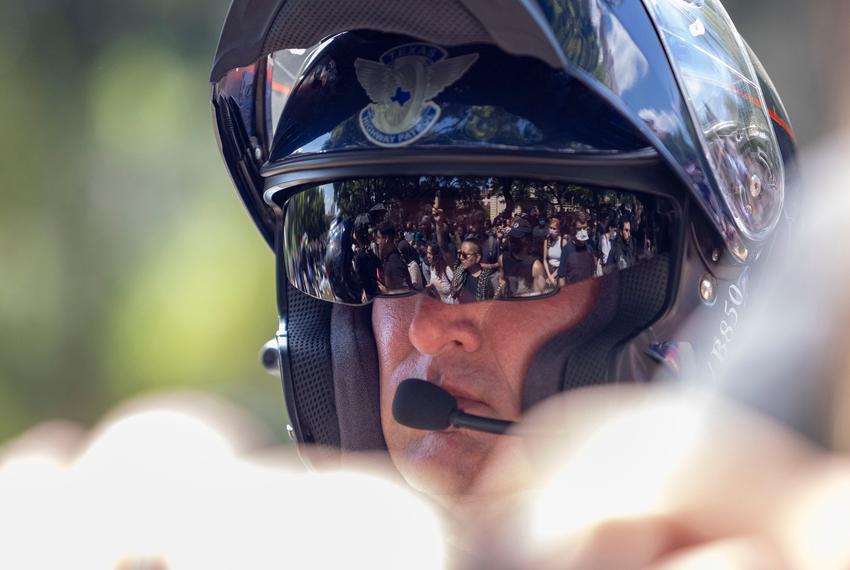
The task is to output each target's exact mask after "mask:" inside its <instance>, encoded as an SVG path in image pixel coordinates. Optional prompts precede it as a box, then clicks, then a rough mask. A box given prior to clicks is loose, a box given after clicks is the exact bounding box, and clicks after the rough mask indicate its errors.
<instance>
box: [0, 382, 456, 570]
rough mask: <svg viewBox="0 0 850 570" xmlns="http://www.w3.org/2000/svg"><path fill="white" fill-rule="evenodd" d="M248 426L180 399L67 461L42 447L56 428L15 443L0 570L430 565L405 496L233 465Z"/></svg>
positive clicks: (107, 430) (98, 436) (131, 420)
mask: <svg viewBox="0 0 850 570" xmlns="http://www.w3.org/2000/svg"><path fill="white" fill-rule="evenodd" d="M255 427H256V426H251V425H250V421H249V420H247V419H246V418H245V417H244V416H241V415H240V414H239V413H236V412H235V411H234V410H233V409H232V408H231V407H229V406H228V405H226V404H224V403H222V402H219V401H216V400H214V399H213V398H211V397H210V396H205V395H183V396H180V397H176V398H170V399H169V398H158V399H156V400H153V401H150V400H149V401H147V402H144V403H142V404H141V405H140V404H135V405H132V406H130V407H129V408H128V407H126V406H125V409H124V410H123V411H122V412H120V413H118V414H114V415H113V417H112V419H110V420H108V421H105V422H104V424H103V425H102V426H100V427H98V428H97V429H95V430H94V434H93V435H92V436H91V438H90V439H88V440H83V442H82V445H81V446H80V448H79V454H78V455H77V457H76V458H71V459H70V460H69V459H68V453H67V452H64V453H56V452H55V451H56V450H51V446H53V444H52V443H51V442H52V441H55V440H54V439H53V438H55V437H56V435H57V433H61V430H60V432H57V431H56V430H51V431H50V433H49V434H46V435H47V437H49V439H44V438H40V437H37V434H31V435H29V436H24V438H23V440H22V441H21V442H20V443H19V444H18V445H15V444H13V445H11V446H9V447H8V448H7V450H6V452H5V453H4V454H3V456H0V505H2V508H0V568H10V569H12V568H14V569H21V570H23V569H29V568H38V569H42V568H44V569H55V568H73V569H76V568H79V569H98V568H103V569H112V568H122V569H123V568H145V569H151V570H153V569H157V570H159V569H165V568H167V569H169V570H181V569H205V570H206V569H217V568H221V569H234V568H252V569H254V568H361V567H369V568H402V567H403V568H423V569H426V568H441V567H442V566H443V563H444V560H443V544H442V535H441V528H440V526H439V523H438V520H437V517H436V516H435V514H434V513H433V512H431V511H430V509H429V508H428V507H427V506H426V505H425V504H424V503H423V502H422V501H421V500H419V499H418V498H417V497H415V496H414V495H413V494H412V493H411V492H409V491H408V490H406V489H405V488H403V487H400V486H398V485H396V484H394V483H391V482H389V481H388V480H387V479H383V478H381V477H379V476H377V475H372V474H368V473H346V472H338V473H329V474H324V475H315V474H308V473H305V472H303V469H299V468H298V467H297V460H296V459H295V458H294V457H292V455H291V452H286V451H278V452H277V454H274V453H271V452H265V453H264V454H263V456H262V457H260V456H253V457H252V456H250V455H245V454H244V453H243V452H242V451H241V449H240V444H244V442H243V441H241V440H243V439H245V438H246V437H248V438H249V439H250V438H252V437H254V436H255V435H256V433H252V432H256V429H255ZM72 431H73V430H72ZM66 451H67V450H66Z"/></svg>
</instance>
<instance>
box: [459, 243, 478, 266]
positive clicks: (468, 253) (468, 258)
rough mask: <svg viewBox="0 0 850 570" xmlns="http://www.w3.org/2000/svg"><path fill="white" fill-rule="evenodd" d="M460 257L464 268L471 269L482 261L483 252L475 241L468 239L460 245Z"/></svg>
mask: <svg viewBox="0 0 850 570" xmlns="http://www.w3.org/2000/svg"><path fill="white" fill-rule="evenodd" d="M458 257H459V258H460V263H461V265H463V267H464V269H469V268H471V267H475V266H476V265H478V263H479V262H480V261H481V252H480V251H478V247H477V246H476V245H475V244H474V243H470V242H468V241H466V242H463V244H462V245H461V246H460V253H458Z"/></svg>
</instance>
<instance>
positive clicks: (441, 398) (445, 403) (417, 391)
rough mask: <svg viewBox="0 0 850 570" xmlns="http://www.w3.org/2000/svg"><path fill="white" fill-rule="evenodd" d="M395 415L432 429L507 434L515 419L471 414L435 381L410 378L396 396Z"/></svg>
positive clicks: (407, 422) (409, 424) (404, 422)
mask: <svg viewBox="0 0 850 570" xmlns="http://www.w3.org/2000/svg"><path fill="white" fill-rule="evenodd" d="M393 417H394V418H395V420H396V421H397V422H398V423H400V424H401V425H403V426H407V427H410V428H414V429H422V430H428V431H439V430H444V429H448V428H449V427H452V426H454V427H456V428H466V429H472V430H476V431H483V432H487V433H496V434H503V433H505V431H507V429H508V428H509V427H511V426H512V425H513V424H514V422H510V421H507V420H497V419H493V418H484V417H481V416H474V415H472V414H467V413H466V412H464V411H463V410H459V409H458V407H457V400H455V398H454V396H452V395H451V394H449V393H448V392H446V391H445V390H443V389H442V388H440V387H439V386H437V385H436V384H433V383H431V382H426V381H425V380H419V379H418V378H408V379H407V380H405V381H403V382H402V383H401V384H399V386H398V390H396V393H395V398H394V399H393Z"/></svg>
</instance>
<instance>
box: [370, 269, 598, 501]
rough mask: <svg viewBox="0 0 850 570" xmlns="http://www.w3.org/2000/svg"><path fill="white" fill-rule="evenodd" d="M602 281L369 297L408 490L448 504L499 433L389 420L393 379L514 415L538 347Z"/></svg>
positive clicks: (474, 410) (488, 412) (385, 403)
mask: <svg viewBox="0 0 850 570" xmlns="http://www.w3.org/2000/svg"><path fill="white" fill-rule="evenodd" d="M597 291H598V282H596V281H595V280H588V281H584V282H581V283H578V284H575V285H572V286H570V287H567V288H563V289H562V290H561V291H560V292H559V293H558V294H557V295H554V296H552V297H547V298H545V299H536V300H533V301H522V302H511V303H509V302H500V301H488V302H483V303H470V304H464V305H448V304H444V303H442V302H440V301H437V300H434V299H431V298H430V297H427V296H425V295H413V296H410V297H403V298H396V299H386V298H379V299H376V300H375V303H374V305H373V309H372V327H373V331H374V333H375V341H376V344H377V348H378V357H379V363H380V376H381V423H382V426H383V432H384V437H385V439H386V442H387V447H388V449H389V452H390V456H391V457H392V460H393V462H394V463H395V465H396V467H398V469H399V471H401V473H402V475H404V477H405V478H406V479H407V481H408V482H409V483H411V484H412V485H413V486H414V487H416V488H418V489H420V490H422V491H425V492H428V493H430V494H432V495H434V496H437V497H439V498H442V499H443V500H444V501H445V502H448V503H453V502H456V501H458V500H459V499H461V498H462V496H463V495H464V493H466V492H467V491H468V490H469V489H470V487H471V485H472V484H473V483H474V482H475V477H476V474H477V473H479V472H480V471H481V468H482V466H483V464H484V462H485V460H486V459H487V457H488V455H489V453H490V451H491V450H492V448H493V446H494V445H495V444H496V442H497V441H498V438H499V437H504V436H495V435H491V434H484V433H479V432H474V431H469V430H458V429H449V430H445V431H422V430H414V429H411V428H407V427H404V426H402V425H400V424H398V423H397V422H396V421H395V419H393V417H392V401H393V398H394V396H395V392H396V389H397V388H398V385H399V383H401V381H403V380H405V379H406V378H422V379H425V380H427V381H429V382H433V383H435V384H437V385H439V386H442V387H443V388H444V389H446V390H447V391H448V392H449V393H451V394H452V395H453V396H455V398H457V400H458V406H459V407H460V408H461V409H463V410H464V411H466V412H469V413H471V414H477V415H481V416H487V417H492V418H500V419H507V420H516V419H518V418H519V417H520V414H521V412H522V409H521V405H522V391H523V384H524V382H525V376H526V373H527V371H528V367H529V365H530V363H531V360H532V358H533V356H534V354H535V353H536V352H537V351H538V350H539V349H540V347H541V346H543V344H544V343H545V342H546V341H548V340H549V339H550V338H552V337H553V336H554V335H557V334H559V333H562V332H564V331H566V330H568V329H570V328H572V327H573V326H575V325H576V324H577V323H578V322H579V321H581V320H582V319H583V318H584V317H585V316H586V315H587V314H588V313H589V312H590V311H591V310H592V308H593V306H594V303H595V300H596V294H597Z"/></svg>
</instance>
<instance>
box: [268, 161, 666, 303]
mask: <svg viewBox="0 0 850 570" xmlns="http://www.w3.org/2000/svg"><path fill="white" fill-rule="evenodd" d="M522 183H524V184H525V185H526V186H527V187H528V188H529V192H531V191H534V192H537V193H538V194H539V195H538V198H541V199H548V200H549V201H550V203H551V204H552V207H553V208H554V207H555V199H556V198H557V199H558V200H561V201H564V200H566V201H568V202H569V201H573V202H576V203H579V204H583V206H584V208H585V209H587V210H600V211H604V210H606V209H607V204H610V203H617V202H623V201H626V200H631V201H638V200H640V203H641V204H642V209H641V216H642V217H643V218H644V219H642V221H641V227H642V228H645V231H646V235H647V242H648V243H649V244H650V245H649V246H645V247H641V248H638V249H639V251H637V257H638V261H639V262H640V261H643V260H645V259H649V258H650V257H653V256H655V255H658V254H659V253H662V254H663V253H668V252H670V251H671V248H672V246H673V244H674V236H675V235H677V234H678V231H679V226H678V224H676V223H675V222H677V221H678V220H679V219H680V218H679V216H678V215H677V214H678V209H677V208H676V207H675V205H674V203H673V202H671V201H669V200H668V199H666V198H665V197H663V196H656V195H653V194H641V193H634V192H628V191H624V190H615V189H607V188H597V187H578V186H576V187H573V186H570V185H566V184H565V183H562V182H557V181H556V182H552V183H551V184H542V183H540V182H536V181H525V182H522ZM494 184H495V182H494V181H493V179H490V178H480V177H435V176H418V177H392V178H381V177H377V178H365V179H357V178H355V179H348V180H338V181H331V182H325V183H319V184H316V185H306V186H303V187H300V188H298V191H296V192H294V193H292V194H291V196H289V197H288V198H287V199H286V201H285V203H284V204H283V207H284V216H283V219H282V226H281V227H280V228H279V231H280V234H281V235H280V237H281V239H280V240H279V242H278V248H279V249H278V252H277V254H278V258H279V260H280V271H281V273H280V275H279V277H280V279H281V281H283V280H285V281H287V282H288V283H289V285H290V286H291V287H293V288H295V289H297V290H299V291H300V292H301V293H304V294H306V295H309V296H311V297H313V298H316V299H322V300H326V301H331V302H334V303H341V304H346V305H355V306H362V305H367V304H369V303H370V302H371V300H372V299H373V298H374V297H376V296H380V297H386V296H396V295H407V294H413V293H416V292H419V291H421V290H420V289H415V288H413V287H412V286H411V285H410V284H409V283H408V282H407V280H403V279H401V278H400V277H399V275H398V274H404V273H405V272H404V271H403V269H405V268H404V267H401V268H400V267H399V263H398V262H397V261H388V262H387V263H384V264H383V265H382V264H381V263H380V262H376V261H375V260H374V259H372V258H370V257H369V256H367V255H364V254H363V253H362V252H360V251H358V250H356V248H353V244H354V243H355V242H356V241H357V239H358V238H357V231H358V230H357V228H358V227H362V224H363V223H365V222H364V220H366V221H368V223H370V224H375V223H376V220H375V212H376V211H380V212H382V214H381V215H380V216H379V217H380V218H381V219H385V220H386V221H387V223H391V224H393V225H395V226H398V227H407V225H408V224H413V223H414V222H415V223H420V222H421V220H422V219H423V216H424V215H425V213H426V212H432V211H435V210H436V211H438V212H439V210H443V211H442V213H441V218H442V219H441V220H440V221H437V220H435V219H433V218H431V219H430V221H426V222H424V225H425V228H426V230H428V232H429V233H432V234H433V235H432V236H431V239H434V240H442V241H445V242H446V247H448V245H449V244H452V245H454V244H453V243H452V239H453V238H452V237H450V228H451V227H453V226H456V227H468V226H467V224H466V223H465V222H464V220H466V219H467V218H468V217H469V215H470V212H472V213H474V214H475V215H479V214H478V212H481V215H483V216H485V217H486V218H488V219H487V220H485V223H486V221H490V222H493V220H495V219H499V220H500V221H499V223H498V224H497V226H496V227H497V228H499V226H501V227H500V229H501V231H502V233H503V234H505V233H507V232H508V230H510V224H509V223H506V222H505V221H504V219H506V218H507V219H508V220H513V219H514V218H515V217H516V216H515V215H513V214H514V213H515V212H514V211H511V212H508V211H506V210H505V209H504V208H503V209H501V210H498V211H497V209H496V208H494V207H493V201H492V199H491V194H492V188H493V187H494ZM515 184H520V182H517V181H515ZM552 188H555V189H561V190H563V192H562V194H563V195H562V194H557V195H554V194H551V195H550V194H546V193H545V192H548V191H549V190H550V189H552ZM437 201H439V204H440V207H439V208H434V204H435V202H437ZM378 205H380V210H374V208H376V206H378ZM444 205H445V206H444ZM499 206H500V207H501V205H499ZM444 207H445V209H443V208H444ZM559 213H561V214H565V212H559ZM597 217H598V216H597ZM358 220H360V222H358ZM671 222H673V223H671ZM358 223H359V224H360V226H358ZM579 225H580V226H581V227H579V228H578V229H583V228H587V227H588V225H587V224H584V223H580V224H579ZM553 226H554V227H556V228H557V227H559V226H558V224H553ZM478 232H479V233H480V230H478ZM496 233H497V235H498V233H499V229H497V230H496ZM630 233H631V228H628V230H627V233H626V234H625V235H630ZM374 237H375V238H378V239H376V240H375V241H376V242H377V244H376V245H378V247H381V243H382V242H383V241H386V242H387V243H388V244H393V243H394V242H395V239H393V238H392V237H390V236H385V235H384V234H383V232H382V231H380V230H379V229H378V230H375V232H374ZM502 237H505V236H504V235H503V236H502ZM464 241H465V242H466V243H468V244H470V245H466V246H464V247H466V249H467V251H463V250H462V249H459V250H458V251H457V252H456V253H455V255H454V256H447V257H446V258H444V260H445V261H446V262H449V261H450V260H449V258H452V259H451V262H450V263H447V264H448V265H452V266H451V267H447V268H446V269H447V270H448V269H451V273H452V274H453V275H454V274H458V272H457V271H455V269H456V268H455V267H454V266H453V263H455V260H458V261H461V262H462V264H463V266H464V267H463V268H462V269H469V268H471V267H472V265H474V264H477V263H479V262H480V261H481V260H482V259H483V251H482V250H481V249H480V247H481V243H483V242H482V241H480V240H479V239H478V236H472V237H471V239H464ZM495 241H496V243H495V244H493V247H492V248H491V249H493V253H494V255H499V256H500V257H501V255H502V254H504V253H509V252H513V253H522V252H525V251H528V250H530V248H531V245H532V240H531V236H528V239H527V241H528V243H527V244H523V245H521V246H520V245H517V244H514V243H513V242H515V240H513V239H509V240H502V239H499V240H495ZM522 241H523V240H520V243H522ZM455 243H457V242H455ZM428 245H429V246H431V244H430V243H429V244H428ZM457 245H458V246H459V245H460V243H457ZM476 245H478V247H476V250H477V251H469V250H471V249H472V247H475V246H476ZM470 246H472V247H470ZM384 247H386V246H384ZM434 247H436V244H435V246H434ZM509 248H510V249H509ZM513 248H518V249H513ZM429 249H430V247H429ZM534 249H535V252H536V247H535V248H534ZM439 251H440V252H442V251H443V250H442V249H441V250H439ZM385 253H386V252H385ZM567 253H568V254H569V255H571V254H570V252H567ZM431 256H432V260H433V259H434V258H436V257H439V256H440V254H438V255H436V256H435V255H434V251H433V250H432V251H431ZM573 257H575V256H573ZM570 260H572V257H571V258H570ZM413 261H416V260H415V259H414V260H413ZM527 261H528V260H527V259H525V258H523V259H522V260H518V259H514V258H513V257H512V256H510V255H508V256H506V257H505V258H504V266H501V267H499V272H498V273H494V272H492V271H491V272H490V273H487V274H484V276H485V278H484V280H483V281H480V282H479V283H481V285H480V292H479V294H477V296H476V298H475V301H476V302H479V301H481V302H483V301H487V300H491V299H499V300H513V299H517V300H520V299H522V300H525V299H537V298H541V297H543V296H547V295H551V294H553V293H556V292H557V291H558V290H559V286H558V285H557V283H553V282H552V280H545V282H544V280H540V279H538V278H537V277H536V276H535V274H534V266H533V264H529V263H527ZM409 263H411V261H410V260H408V262H407V263H405V265H408V264H409ZM430 263H431V262H429V264H430ZM441 265H442V264H441ZM490 269H492V268H490ZM566 269H568V270H569V271H566V270H565V271H564V273H565V277H566V282H567V283H569V284H572V283H577V282H579V281H582V280H585V279H593V278H595V277H599V276H602V275H608V274H610V273H614V272H616V271H619V270H620V269H621V268H619V267H618V266H617V265H616V264H608V265H605V266H603V267H601V271H600V268H599V267H596V264H594V266H593V267H591V266H590V265H589V264H587V263H585V264H578V262H577V263H576V264H573V265H570V264H569V263H568V267H566ZM600 274H601V275H600ZM457 276H458V279H457V281H458V283H456V284H453V285H459V284H460V282H461V281H464V280H466V279H468V277H466V276H464V275H463V274H462V273H461V274H458V275H457ZM388 277H389V278H391V280H395V281H394V282H395V283H396V284H397V285H398V286H397V287H395V286H394V287H390V288H388V290H385V291H381V292H378V291H379V288H378V283H377V280H378V279H379V278H388ZM446 277H447V274H446V275H444V276H443V278H446ZM384 285H386V283H384ZM444 302H450V303H452V304H454V300H450V301H447V300H445V299H444Z"/></svg>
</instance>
